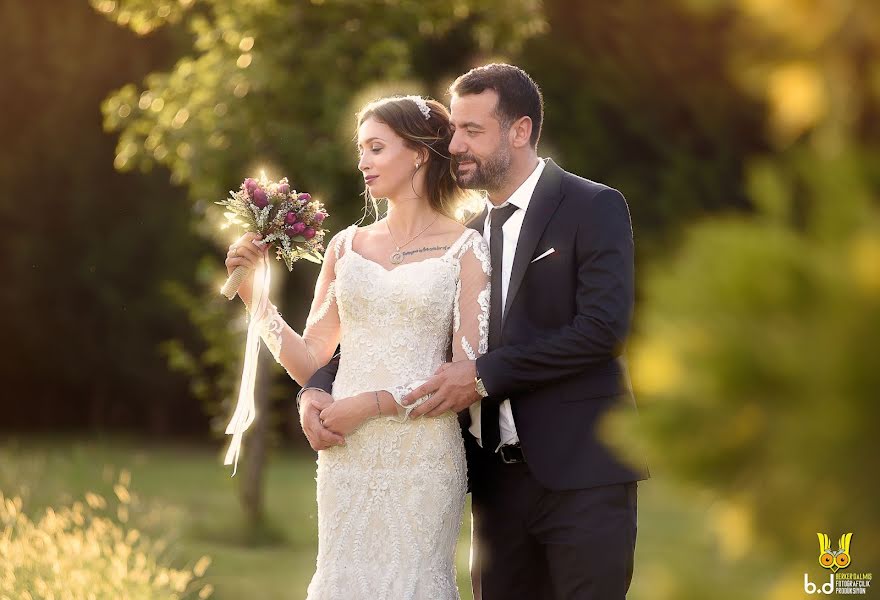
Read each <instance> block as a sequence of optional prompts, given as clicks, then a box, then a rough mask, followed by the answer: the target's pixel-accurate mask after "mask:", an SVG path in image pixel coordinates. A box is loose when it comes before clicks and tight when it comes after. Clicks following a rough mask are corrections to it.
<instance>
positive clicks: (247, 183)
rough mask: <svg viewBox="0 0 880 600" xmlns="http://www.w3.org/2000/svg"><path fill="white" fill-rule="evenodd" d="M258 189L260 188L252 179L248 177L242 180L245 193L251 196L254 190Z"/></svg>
mask: <svg viewBox="0 0 880 600" xmlns="http://www.w3.org/2000/svg"><path fill="white" fill-rule="evenodd" d="M258 187H260V186H259V184H258V183H257V180H256V179H252V178H250V177H248V178H247V179H245V180H244V189H246V190H247V193H248V194H250V195H251V196H253V195H254V190H256V189H257V188H258Z"/></svg>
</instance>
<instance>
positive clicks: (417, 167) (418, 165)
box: [416, 161, 422, 171]
mask: <svg viewBox="0 0 880 600" xmlns="http://www.w3.org/2000/svg"><path fill="white" fill-rule="evenodd" d="M421 166H422V163H420V162H419V161H416V171H418V170H419V167H421Z"/></svg>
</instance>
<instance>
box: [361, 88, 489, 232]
mask: <svg viewBox="0 0 880 600" xmlns="http://www.w3.org/2000/svg"><path fill="white" fill-rule="evenodd" d="M425 113H427V117H426V114H425ZM371 117H372V118H373V119H375V120H376V121H379V122H380V123H384V124H385V125H387V126H388V127H390V128H391V129H392V130H393V131H394V133H396V134H397V135H399V136H400V137H401V138H403V142H404V144H406V146H407V147H408V148H412V149H413V150H416V151H418V150H421V149H425V150H426V151H425V152H424V154H425V155H426V157H427V159H426V161H425V162H424V163H423V165H422V167H421V168H423V169H425V170H426V172H425V188H426V190H427V195H428V203H429V204H430V205H431V208H433V209H434V210H435V211H437V212H439V213H441V214H443V215H446V216H447V217H450V218H452V219H456V220H459V221H464V220H466V218H467V217H468V216H469V214H464V215H461V214H459V209H460V208H461V209H465V211H467V210H475V209H476V200H477V196H476V195H475V194H474V193H473V192H471V191H469V190H465V189H462V188H460V187H459V186H458V184H457V183H456V181H455V177H454V176H453V174H452V167H451V165H450V157H449V142H450V141H451V140H452V126H451V124H450V119H449V111H448V110H446V107H445V106H443V105H442V104H440V103H439V102H437V101H436V100H431V99H423V98H421V97H419V96H389V97H387V98H380V99H379V100H374V101H372V102H370V103H369V104H367V105H366V106H364V107H363V108H362V109H361V111H360V112H359V113H358V116H357V128H358V129H360V126H361V125H363V124H364V121H366V120H367V119H369V118H371ZM413 177H415V173H413ZM365 194H366V197H367V198H369V199H370V200H372V201H373V203H374V205H375V199H374V198H373V197H372V195H371V194H370V190H369V188H367V189H366V190H365Z"/></svg>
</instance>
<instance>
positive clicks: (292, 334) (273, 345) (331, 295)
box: [260, 231, 347, 385]
mask: <svg viewBox="0 0 880 600" xmlns="http://www.w3.org/2000/svg"><path fill="white" fill-rule="evenodd" d="M346 233H347V231H343V232H341V233H338V234H336V235H335V236H334V237H333V239H332V240H331V241H330V244H328V248H327V252H325V253H324V262H323V264H322V266H321V273H320V274H319V275H318V281H317V283H316V284H315V295H314V298H313V299H312V307H311V310H310V311H309V316H308V319H307V320H306V327H305V330H304V331H303V334H302V336H300V335H299V334H297V333H296V331H294V330H293V329H292V328H291V327H290V325H288V324H287V323H286V322H285V321H284V319H282V318H281V313H280V312H279V310H278V308H277V307H276V306H275V305H274V304H272V303H271V302H270V303H269V305H268V308H267V313H266V316H265V318H264V319H263V320H262V323H261V326H260V337H261V338H262V339H263V341H264V342H265V344H266V347H267V348H268V349H269V351H270V352H271V353H272V356H273V357H274V358H275V360H276V361H277V362H278V363H279V364H280V365H281V366H283V367H284V369H285V370H286V371H287V373H288V374H289V375H290V377H291V378H292V379H294V380H295V381H296V382H297V383H299V384H300V385H304V384H305V383H306V382H307V381H308V380H309V378H310V377H311V376H312V375H313V374H314V373H315V371H317V370H318V369H319V368H321V367H322V366H324V365H325V364H326V363H327V361H329V360H330V358H331V357H332V356H333V351H334V350H335V349H336V346H337V344H338V343H339V310H338V308H337V303H336V262H337V261H338V260H339V258H340V256H341V252H342V251H343V236H344V235H345V234H346Z"/></svg>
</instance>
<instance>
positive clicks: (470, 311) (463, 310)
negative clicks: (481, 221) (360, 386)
mask: <svg viewBox="0 0 880 600" xmlns="http://www.w3.org/2000/svg"><path fill="white" fill-rule="evenodd" d="M456 257H457V260H458V263H459V276H458V279H457V281H456V290H455V301H454V304H453V315H452V321H453V323H452V360H453V362H454V361H459V360H476V358H477V357H478V356H481V355H482V354H485V353H486V351H487V346H488V342H489V294H490V292H491V290H490V287H489V286H490V279H489V276H490V274H491V270H492V267H491V264H492V263H491V261H490V260H489V247H488V246H487V245H486V241H485V240H484V239H483V237H482V236H481V235H480V234H479V233H477V232H474V233H472V234H470V236H469V237H468V238H467V240H466V241H465V243H464V244H462V246H461V247H460V248H459V249H458V252H457V254H456ZM426 381H427V379H422V380H419V381H412V382H409V383H407V384H405V385H399V386H395V387H394V388H392V389H390V390H387V391H388V392H389V393H390V394H391V395H392V396H393V397H394V401H395V402H396V403H397V405H398V414H397V417H390V418H392V419H395V420H397V421H405V420H406V419H407V418H408V417H409V413H410V412H412V411H413V409H415V408H416V407H417V406H419V405H421V404H422V403H424V402H425V401H426V400H427V399H428V398H430V396H431V395H430V394H427V395H425V396H422V397H421V398H418V399H416V401H415V402H413V403H412V404H411V405H409V406H403V405H402V404H401V403H400V401H401V400H402V399H403V398H404V397H405V396H406V395H407V394H408V393H410V392H411V391H412V390H414V389H416V388H417V387H419V386H420V385H422V384H423V383H425V382H426Z"/></svg>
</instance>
